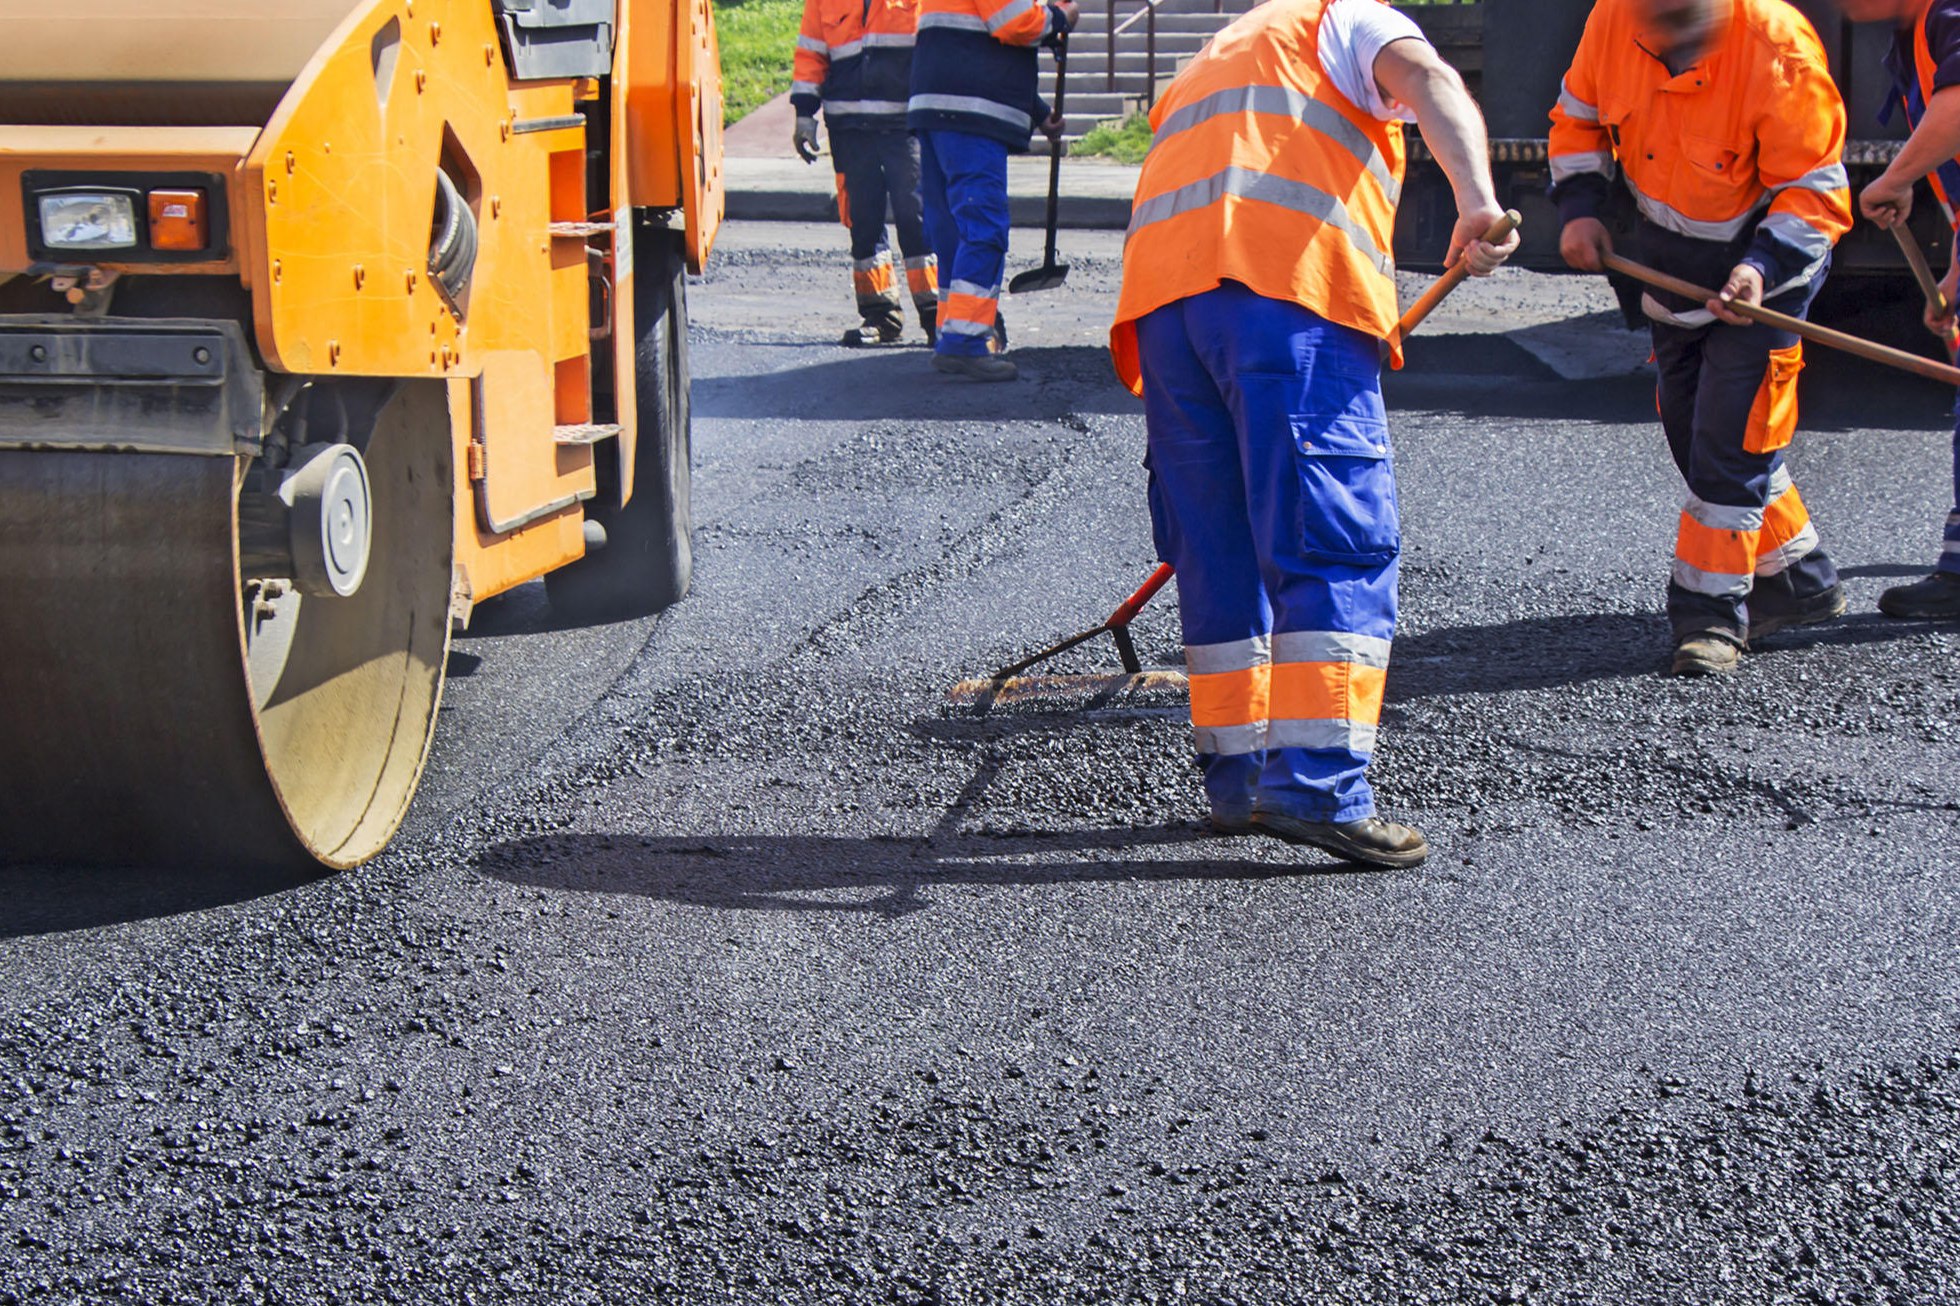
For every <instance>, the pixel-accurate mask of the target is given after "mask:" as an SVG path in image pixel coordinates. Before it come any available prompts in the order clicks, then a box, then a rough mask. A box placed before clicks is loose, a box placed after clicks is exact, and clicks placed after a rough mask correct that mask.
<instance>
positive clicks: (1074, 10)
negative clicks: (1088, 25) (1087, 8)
mask: <svg viewBox="0 0 1960 1306" xmlns="http://www.w3.org/2000/svg"><path fill="white" fill-rule="evenodd" d="M1049 8H1051V9H1054V10H1056V11H1057V12H1058V13H1060V14H1061V16H1062V23H1063V27H1062V30H1063V31H1064V32H1073V31H1074V30H1075V25H1076V24H1077V23H1079V22H1081V21H1082V10H1081V8H1080V7H1079V6H1078V5H1077V4H1076V3H1075V0H1051V3H1050V4H1049Z"/></svg>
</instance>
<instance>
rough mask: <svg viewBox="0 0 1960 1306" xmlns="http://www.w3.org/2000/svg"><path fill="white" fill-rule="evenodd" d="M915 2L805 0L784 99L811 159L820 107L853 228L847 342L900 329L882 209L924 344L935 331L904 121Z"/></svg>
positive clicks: (873, 341)
mask: <svg viewBox="0 0 1960 1306" xmlns="http://www.w3.org/2000/svg"><path fill="white" fill-rule="evenodd" d="M918 3H919V0H804V4H803V30H802V32H801V33H800V34H799V35H798V36H797V38H796V62H795V66H794V70H793V72H792V74H791V75H792V76H793V77H794V79H795V80H794V81H793V82H792V83H791V84H790V88H789V99H790V105H791V106H792V107H793V108H794V109H795V110H796V130H795V134H794V136H793V138H792V140H793V143H794V144H795V147H796V152H797V153H798V154H800V155H802V156H803V161H804V162H805V163H815V162H816V160H817V110H818V109H819V108H821V109H822V110H823V116H824V123H825V125H827V126H828V127H829V128H830V158H831V162H832V163H834V164H835V165H836V168H837V216H838V218H839V220H841V221H842V222H843V224H844V226H845V227H846V228H847V229H848V230H849V231H850V233H851V286H852V290H853V291H854V292H855V293H856V295H857V309H858V316H859V317H860V318H861V319H862V321H861V322H860V324H859V325H857V326H854V327H852V328H850V329H849V330H848V331H846V332H845V333H844V340H843V343H844V344H847V345H852V346H858V345H883V344H890V343H892V342H893V341H895V340H897V339H898V338H899V337H900V336H901V335H903V334H904V332H905V308H904V304H903V302H902V301H901V300H900V298H899V291H898V271H897V269H896V268H895V267H894V266H893V265H892V252H891V247H890V246H889V245H887V244H886V243H885V214H886V210H887V208H889V210H890V213H891V218H892V224H893V226H894V227H896V228H897V233H898V248H899V252H900V254H901V255H902V256H903V257H904V259H905V283H906V289H907V290H908V291H910V292H911V296H912V304H913V307H914V309H916V311H917V312H918V314H919V325H920V326H921V327H923V328H924V329H925V333H926V343H927V344H928V345H930V344H931V343H932V341H933V339H934V337H935V334H936V332H937V330H938V319H939V271H938V260H937V259H935V258H934V257H933V253H932V246H931V244H930V243H929V242H928V241H927V239H926V227H925V217H924V213H923V211H922V210H921V207H920V199H919V142H918V139H917V138H916V137H914V136H913V135H912V134H911V133H910V132H909V131H908V130H907V129H906V126H905V105H906V99H907V97H908V96H909V95H910V94H911V86H912V47H913V45H914V43H915V42H916V40H917V28H918V22H919V8H918Z"/></svg>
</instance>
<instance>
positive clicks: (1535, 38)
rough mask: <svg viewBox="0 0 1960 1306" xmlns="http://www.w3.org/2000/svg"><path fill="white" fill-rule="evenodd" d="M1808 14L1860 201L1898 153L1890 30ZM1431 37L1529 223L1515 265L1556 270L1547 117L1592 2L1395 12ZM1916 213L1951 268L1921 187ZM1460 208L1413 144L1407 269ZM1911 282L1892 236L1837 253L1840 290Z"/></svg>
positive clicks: (1403, 250)
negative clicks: (1832, 87) (1475, 106)
mask: <svg viewBox="0 0 1960 1306" xmlns="http://www.w3.org/2000/svg"><path fill="white" fill-rule="evenodd" d="M1789 3H1792V4H1794V5H1795V6H1796V7H1797V8H1798V9H1800V10H1802V11H1803V12H1804V13H1805V14H1806V15H1807V16H1808V17H1809V18H1810V21H1811V23H1812V24H1813V25H1814V26H1815V27H1816V28H1817V32H1818V35H1819V36H1820V37H1822V39H1823V42H1824V47H1825V49H1826V51H1828V53H1829V54H1830V58H1831V72H1832V74H1833V75H1834V76H1835V77H1836V78H1837V83H1838V89H1839V90H1840V91H1841V92H1842V93H1843V95H1844V102H1845V107H1846V109H1847V111H1848V113H1849V116H1850V140H1849V143H1848V144H1847V145H1846V147H1845V164H1846V166H1847V167H1848V168H1849V170H1850V173H1851V186H1852V194H1853V195H1854V196H1855V195H1856V194H1857V192H1858V190H1859V189H1860V188H1861V187H1862V186H1863V185H1864V184H1865V183H1866V182H1868V181H1870V180H1872V179H1873V178H1874V177H1876V176H1877V175H1878V174H1879V173H1880V172H1881V171H1882V170H1883V169H1884V167H1885V165H1886V164H1887V163H1889V162H1890V161H1891V159H1892V157H1893V156H1894V155H1895V154H1896V153H1897V152H1898V148H1899V142H1900V141H1901V140H1902V139H1903V138H1904V135H1905V125H1904V121H1903V119H1904V115H1903V114H1895V115H1893V117H1892V120H1891V121H1890V122H1889V123H1887V124H1885V125H1883V126H1881V125H1880V123H1879V115H1880V113H1881V112H1882V111H1883V109H1884V107H1885V103H1886V101H1887V99H1888V98H1889V96H1890V89H1891V78H1890V76H1889V74H1887V73H1886V71H1885V67H1884V59H1885V51H1886V47H1887V45H1888V44H1889V43H1890V40H1891V33H1890V31H1889V29H1887V28H1885V27H1883V26H1881V25H1877V24H1870V23H1860V24H1854V23H1851V22H1848V21H1847V20H1845V19H1844V18H1843V17H1842V16H1841V15H1840V14H1839V12H1838V10H1837V8H1836V7H1835V6H1834V5H1833V4H1831V3H1830V0H1789ZM1398 8H1401V9H1402V10H1403V12H1405V13H1407V14H1409V15H1410V16H1411V17H1413V18H1414V19H1415V20H1416V21H1417V22H1418V23H1419V24H1421V26H1422V28H1423V30H1424V31H1425V32H1427V33H1428V34H1429V37H1430V40H1431V41H1432V42H1434V43H1435V45H1436V47H1437V49H1438V50H1440V51H1441V52H1442V53H1443V55H1444V57H1445V58H1447V59H1448V60H1449V61H1450V63H1452V64H1453V65H1455V67H1456V68H1457V70H1458V71H1459V72H1461V73H1462V74H1463V76H1464V80H1465V81H1466V82H1467V83H1468V84H1469V86H1470V90H1471V92H1472V93H1473V94H1474V95H1476V97H1477V100H1478V102H1479V103H1480V104H1481V105H1482V106H1483V110H1484V117H1485V120H1486V121H1487V122H1488V123H1489V125H1490V135H1491V167H1492V171H1493V173H1494V174H1495V177H1496V180H1497V195H1498V199H1499V200H1500V202H1502V203H1504V204H1505V205H1507V206H1508V207H1511V208H1515V209H1517V210H1518V211H1519V212H1520V213H1521V214H1523V215H1524V244H1523V247H1522V248H1521V249H1520V250H1519V252H1518V255H1517V256H1516V257H1515V258H1513V259H1512V263H1513V264H1514V265H1517V266H1523V267H1528V268H1536V269H1539V270H1543V271H1553V270H1560V269H1563V268H1564V267H1565V263H1564V261H1563V260H1562V259H1560V258H1559V255H1558V230H1559V222H1558V212H1557V210H1556V209H1555V208H1554V207H1553V206H1552V204H1551V201H1550V200H1549V199H1547V198H1546V190H1547V188H1548V187H1549V185H1550V183H1551V173H1550V169H1549V166H1548V164H1547V162H1546V147H1547V139H1546V138H1547V135H1548V133H1549V132H1550V130H1551V118H1550V114H1551V108H1552V104H1553V103H1554V102H1555V101H1556V100H1557V99H1558V93H1559V82H1560V80H1561V79H1562V78H1563V77H1564V76H1565V70H1566V68H1567V66H1568V65H1570V63H1571V62H1572V54H1573V51H1574V50H1576V49H1577V48H1578V45H1579V35H1580V33H1581V32H1582V31H1583V30H1584V29H1585V25H1586V17H1587V15H1588V14H1589V13H1590V12H1591V9H1592V6H1591V5H1590V4H1587V3H1584V0H1482V2H1481V3H1473V4H1411V5H1402V6H1398ZM1616 193H1617V194H1618V196H1619V198H1620V199H1621V200H1623V201H1625V203H1624V204H1623V205H1622V206H1621V208H1622V210H1623V211H1622V212H1620V214H1619V216H1618V222H1617V225H1619V226H1621V227H1623V228H1624V227H1629V226H1630V225H1631V221H1630V220H1631V216H1632V203H1631V201H1630V200H1628V199H1627V197H1626V194H1625V189H1624V187H1618V188H1616ZM1920 199H1921V202H1920V203H1918V204H1916V205H1915V206H1914V209H1913V222H1912V225H1913V230H1914V232H1915V234H1917V235H1918V237H1919V239H1920V242H1921V244H1922V246H1923V247H1924V248H1925V249H1927V250H1928V251H1929V256H1930V257H1932V258H1933V260H1934V266H1935V268H1940V269H1943V268H1944V267H1945V266H1946V264H1945V261H1944V260H1945V246H1946V242H1947V240H1948V239H1949V237H1948V236H1947V235H1946V228H1945V223H1944V222H1943V221H1942V220H1941V215H1940V212H1939V206H1938V205H1937V204H1934V203H1933V202H1931V197H1930V195H1929V194H1927V193H1926V191H1925V188H1923V187H1922V188H1921V196H1920ZM1455 220H1456V209H1455V204H1454V202H1453V200H1452V197H1451V194H1450V187H1449V182H1448V180H1447V179H1446V178H1445V177H1444V176H1443V173H1442V170H1441V169H1440V168H1438V167H1437V166H1436V164H1435V162H1434V161H1433V160H1432V159H1430V157H1429V156H1428V154H1427V152H1426V151H1424V150H1423V149H1422V145H1421V142H1420V140H1419V138H1418V137H1417V135H1416V134H1415V133H1413V132H1411V134H1410V150H1409V177H1408V183H1407V186H1406V188H1405V190H1404V192H1403V201H1402V208H1401V214H1400V217H1399V219H1398V222H1397V225H1396V232H1395V246H1396V249H1395V252H1396V257H1397V260H1398V261H1399V262H1400V263H1401V264H1402V265H1403V266H1406V267H1409V268H1415V269H1433V268H1434V267H1436V266H1437V262H1438V260H1439V258H1440V256H1441V254H1442V251H1443V250H1444V249H1445V248H1446V247H1447V245H1448V242H1449V233H1450V229H1451V227H1452V226H1453V225H1454V224H1455ZM1909 275H1910V273H1909V271H1908V269H1907V267H1906V262H1905V258H1904V256H1903V255H1901V254H1900V252H1899V249H1898V246H1897V244H1896V242H1894V241H1893V239H1892V238H1891V237H1890V236H1889V235H1887V234H1886V233H1885V232H1883V231H1880V230H1879V229H1878V228H1876V227H1874V226H1872V225H1871V224H1870V223H1867V222H1863V221H1860V222H1858V223H1857V224H1856V225H1855V226H1853V228H1852V230H1851V232H1850V233H1849V234H1848V235H1846V236H1845V237H1844V239H1843V240H1842V241H1841V242H1840V243H1839V245H1838V250H1837V255H1836V261H1835V265H1834V271H1833V274H1832V277H1833V280H1835V281H1838V282H1840V283H1842V281H1844V280H1845V279H1846V278H1849V277H1872V276H1882V277H1887V278H1894V277H1906V276H1909Z"/></svg>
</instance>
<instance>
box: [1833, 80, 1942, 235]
mask: <svg viewBox="0 0 1960 1306" xmlns="http://www.w3.org/2000/svg"><path fill="white" fill-rule="evenodd" d="M1956 155H1960V86H1948V87H1945V88H1943V89H1941V90H1938V91H1935V92H1933V98H1932V100H1931V101H1930V102H1928V104H1927V105H1926V116H1925V117H1924V118H1922V119H1920V120H1919V126H1918V127H1916V128H1914V129H1913V133H1912V139H1910V140H1908V141H1907V142H1906V143H1905V144H1904V145H1902V146H1900V147H1899V153H1898V155H1897V156H1896V157H1894V158H1893V160H1892V163H1891V165H1890V166H1889V167H1887V168H1886V169H1885V171H1884V172H1883V173H1881V174H1879V177H1878V180H1876V181H1874V182H1872V184H1871V185H1869V186H1867V187H1865V189H1864V191H1863V192H1862V193H1861V194H1860V195H1859V196H1858V208H1859V210H1860V211H1861V212H1862V213H1863V214H1864V215H1865V216H1866V217H1867V218H1869V219H1870V220H1871V221H1873V222H1876V223H1877V224H1878V225H1879V226H1881V227H1892V226H1894V225H1896V224H1898V223H1901V222H1904V221H1905V220H1906V218H1907V217H1908V216H1910V215H1911V213H1912V187H1913V183H1915V182H1917V181H1918V180H1919V179H1920V178H1921V177H1924V176H1925V175H1926V174H1927V173H1929V172H1931V171H1933V169H1935V168H1937V167H1939V166H1940V165H1941V164H1943V163H1946V162H1948V161H1950V160H1951V159H1953V158H1954V157H1955V156H1956Z"/></svg>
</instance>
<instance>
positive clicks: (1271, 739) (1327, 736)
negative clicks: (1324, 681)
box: [1266, 721, 1376, 753]
mask: <svg viewBox="0 0 1960 1306" xmlns="http://www.w3.org/2000/svg"><path fill="white" fill-rule="evenodd" d="M1375 733H1376V731H1375V727H1374V726H1371V725H1369V724H1367V723H1366V722H1365V721H1274V722H1273V723H1272V724H1271V725H1269V726H1268V727H1267V728H1266V747H1267V748H1332V749H1345V750H1346V751H1348V752H1350V753H1372V752H1374V751H1375Z"/></svg>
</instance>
